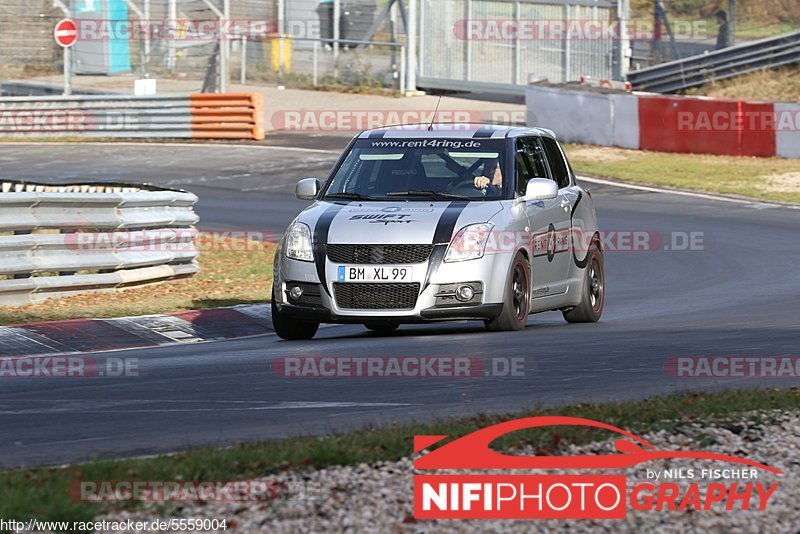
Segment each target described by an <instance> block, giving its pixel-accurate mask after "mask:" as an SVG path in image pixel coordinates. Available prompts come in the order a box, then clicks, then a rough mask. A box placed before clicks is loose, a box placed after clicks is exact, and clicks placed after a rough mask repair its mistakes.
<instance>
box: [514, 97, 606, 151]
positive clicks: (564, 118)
mask: <svg viewBox="0 0 800 534" xmlns="http://www.w3.org/2000/svg"><path fill="white" fill-rule="evenodd" d="M525 103H526V106H527V117H526V118H527V124H528V126H541V127H542V128H547V129H549V130H553V131H554V132H555V133H556V135H557V136H558V138H559V139H560V140H562V141H566V142H568V143H586V144H590V145H603V146H609V145H611V144H612V142H613V138H614V136H613V132H612V123H613V113H612V109H611V105H612V104H611V99H610V98H609V95H607V94H603V93H595V92H589V91H572V90H569V89H560V88H553V87H542V86H537V85H530V86H528V88H527V89H526V92H525Z"/></svg>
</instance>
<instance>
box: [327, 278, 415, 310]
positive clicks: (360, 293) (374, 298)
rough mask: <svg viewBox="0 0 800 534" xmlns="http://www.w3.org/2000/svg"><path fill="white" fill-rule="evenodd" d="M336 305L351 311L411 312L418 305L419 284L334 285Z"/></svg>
mask: <svg viewBox="0 0 800 534" xmlns="http://www.w3.org/2000/svg"><path fill="white" fill-rule="evenodd" d="M333 291H334V294H335V296H336V304H337V305H338V306H339V307H340V308H342V309H349V310H410V309H412V308H413V307H414V306H416V305H417V297H418V296H419V283H418V282H414V283H412V284H333Z"/></svg>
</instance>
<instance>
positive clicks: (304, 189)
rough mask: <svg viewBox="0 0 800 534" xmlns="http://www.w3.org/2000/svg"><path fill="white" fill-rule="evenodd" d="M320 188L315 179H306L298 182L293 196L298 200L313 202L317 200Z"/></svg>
mask: <svg viewBox="0 0 800 534" xmlns="http://www.w3.org/2000/svg"><path fill="white" fill-rule="evenodd" d="M321 188H322V184H320V182H319V180H318V179H316V178H306V179H305V180H300V181H299V182H297V185H296V186H294V195H295V196H296V197H297V198H299V199H300V200H314V199H315V198H317V193H319V190H320V189H321Z"/></svg>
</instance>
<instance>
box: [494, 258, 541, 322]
mask: <svg viewBox="0 0 800 534" xmlns="http://www.w3.org/2000/svg"><path fill="white" fill-rule="evenodd" d="M530 272H531V269H530V265H528V260H526V259H525V256H523V255H522V253H521V252H517V255H516V256H514V261H513V263H512V264H511V277H510V278H509V281H508V285H507V287H506V295H505V300H504V301H503V311H502V312H500V315H498V316H497V317H496V318H494V319H492V320H491V321H485V324H486V328H488V329H489V330H491V331H493V332H501V331H509V330H523V329H524V328H525V323H527V322H528V314H529V313H530V306H531V277H530Z"/></svg>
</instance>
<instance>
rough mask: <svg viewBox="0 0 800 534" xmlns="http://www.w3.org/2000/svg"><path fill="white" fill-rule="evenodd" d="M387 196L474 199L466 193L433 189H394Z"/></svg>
mask: <svg viewBox="0 0 800 534" xmlns="http://www.w3.org/2000/svg"><path fill="white" fill-rule="evenodd" d="M386 196H387V197H433V198H455V199H459V200H472V198H471V197H465V196H464V195H454V194H453V193H445V192H444V191H433V190H431V189H412V190H411V191H394V192H392V193H387V194H386Z"/></svg>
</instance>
